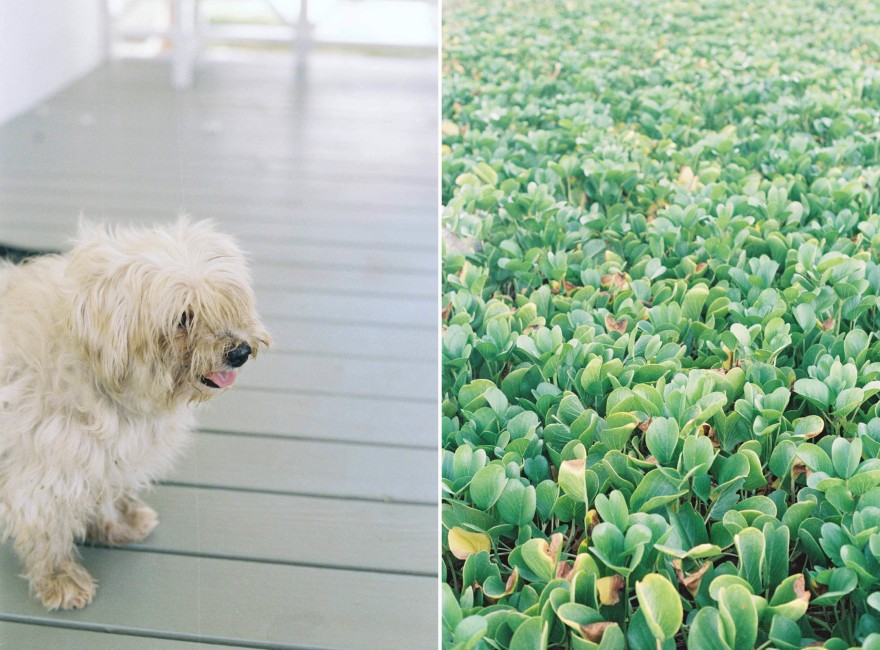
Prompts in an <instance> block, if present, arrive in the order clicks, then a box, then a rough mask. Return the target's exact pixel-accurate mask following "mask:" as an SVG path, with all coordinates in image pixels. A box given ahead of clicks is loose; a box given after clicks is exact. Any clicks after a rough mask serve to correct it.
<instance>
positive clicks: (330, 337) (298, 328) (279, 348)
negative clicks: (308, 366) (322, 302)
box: [258, 301, 437, 366]
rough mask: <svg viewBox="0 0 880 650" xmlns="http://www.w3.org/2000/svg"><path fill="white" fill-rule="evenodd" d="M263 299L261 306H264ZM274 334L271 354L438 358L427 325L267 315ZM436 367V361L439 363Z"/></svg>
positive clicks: (387, 358) (268, 323) (385, 358)
mask: <svg viewBox="0 0 880 650" xmlns="http://www.w3.org/2000/svg"><path fill="white" fill-rule="evenodd" d="M262 304H263V303H262V301H259V302H258V306H259V307H262ZM263 320H264V322H265V325H266V327H267V328H268V330H269V332H270V333H271V334H272V336H273V337H274V342H273V344H272V349H271V352H269V353H267V354H275V353H276V352H277V353H279V354H300V355H303V356H327V357H345V358H349V359H379V360H386V361H398V360H400V361H428V360H436V358H437V342H436V341H435V340H434V338H435V337H433V336H432V335H430V334H428V333H426V331H425V328H415V327H412V328H408V327H400V326H399V325H398V324H384V323H383V324H380V325H378V326H375V325H370V324H368V323H364V322H361V321H358V322H354V323H352V322H351V319H350V318H347V319H345V320H343V321H342V322H339V323H336V322H331V321H328V320H327V318H326V317H322V316H321V315H319V316H316V317H315V318H314V319H308V318H297V319H296V320H293V319H284V318H264V319H263ZM435 366H436V364H435Z"/></svg>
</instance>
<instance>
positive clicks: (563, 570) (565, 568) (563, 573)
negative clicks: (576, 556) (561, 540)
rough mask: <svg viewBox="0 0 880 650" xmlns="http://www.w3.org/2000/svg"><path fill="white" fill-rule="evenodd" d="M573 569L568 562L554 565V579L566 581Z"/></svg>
mask: <svg viewBox="0 0 880 650" xmlns="http://www.w3.org/2000/svg"><path fill="white" fill-rule="evenodd" d="M573 568H574V567H573V566H572V565H571V564H569V563H568V562H560V563H559V564H557V565H556V577H557V578H562V579H563V580H568V577H569V576H570V575H571V572H572V569H573Z"/></svg>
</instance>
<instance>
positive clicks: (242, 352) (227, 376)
mask: <svg viewBox="0 0 880 650" xmlns="http://www.w3.org/2000/svg"><path fill="white" fill-rule="evenodd" d="M251 352H253V350H252V349H251V346H249V345H248V344H247V343H240V344H239V345H237V346H236V347H234V348H232V349H231V350H230V351H229V352H227V353H226V354H225V355H224V356H223V362H224V363H225V364H226V365H227V366H229V368H230V369H229V370H221V371H220V372H212V373H209V374H207V375H204V376H203V377H202V378H201V380H202V383H203V384H204V385H205V386H208V387H209V388H229V387H230V386H232V384H233V382H235V376H236V375H237V374H238V371H236V370H235V369H236V368H241V367H242V366H243V365H244V363H245V361H247V360H248V358H249V357H250V356H251Z"/></svg>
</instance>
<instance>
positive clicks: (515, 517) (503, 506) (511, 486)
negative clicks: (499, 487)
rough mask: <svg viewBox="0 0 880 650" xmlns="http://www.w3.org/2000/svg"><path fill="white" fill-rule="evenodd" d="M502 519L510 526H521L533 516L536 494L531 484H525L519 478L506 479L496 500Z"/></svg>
mask: <svg viewBox="0 0 880 650" xmlns="http://www.w3.org/2000/svg"><path fill="white" fill-rule="evenodd" d="M496 506H497V508H498V515H499V516H500V517H501V519H502V521H504V522H506V523H508V524H511V525H512V526H523V525H525V524H527V523H529V522H530V521H531V520H532V519H534V517H535V511H536V509H537V496H536V494H535V487H534V486H533V485H529V486H525V485H523V484H522V483H520V482H519V480H516V479H513V480H508V481H507V485H505V487H504V490H503V491H502V492H501V496H500V497H499V498H498V501H497V502H496Z"/></svg>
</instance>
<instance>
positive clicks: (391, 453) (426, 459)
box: [166, 433, 439, 504]
mask: <svg viewBox="0 0 880 650" xmlns="http://www.w3.org/2000/svg"><path fill="white" fill-rule="evenodd" d="M437 462H438V461H437V452H436V450H434V449H401V448H395V447H377V446H372V445H359V444H357V443H345V444H343V443H337V444H328V443H326V442H316V441H311V440H293V439H291V440H283V439H277V438H266V437H262V438H254V437H253V436H248V435H227V434H219V433H195V434H193V443H192V446H191V448H190V449H189V450H188V451H187V452H186V453H185V454H184V455H183V457H182V459H181V460H180V462H179V463H178V465H177V469H176V470H175V471H174V472H173V473H172V474H171V476H170V477H169V480H168V481H166V483H168V484H171V485H175V484H180V485H190V486H194V487H217V488H224V489H237V490H242V491H252V492H267V493H275V494H292V495H300V496H328V497H337V498H347V499H352V500H364V501H382V502H387V503H416V504H435V503H437V481H438V480H439V478H438V477H437Z"/></svg>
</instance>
